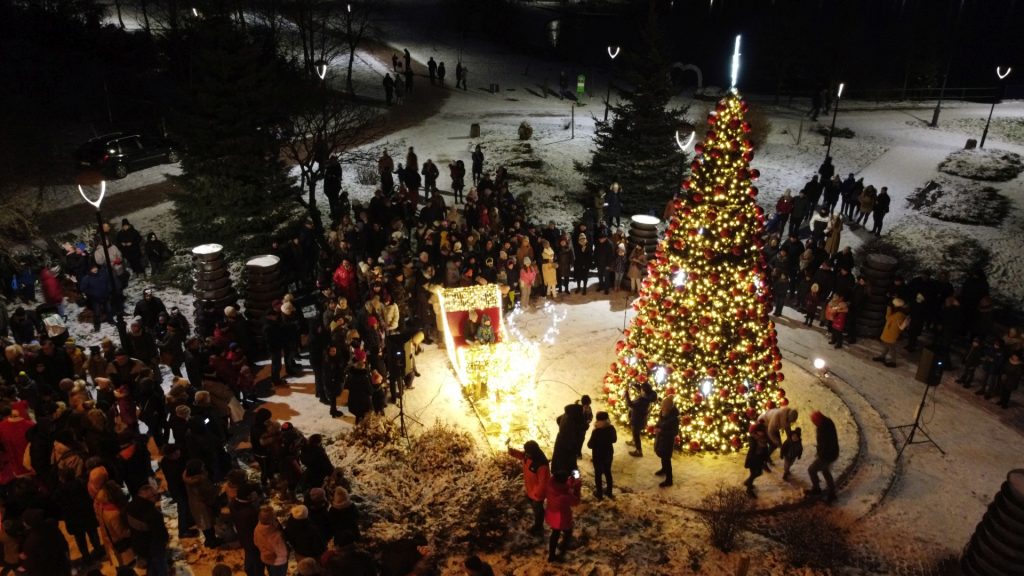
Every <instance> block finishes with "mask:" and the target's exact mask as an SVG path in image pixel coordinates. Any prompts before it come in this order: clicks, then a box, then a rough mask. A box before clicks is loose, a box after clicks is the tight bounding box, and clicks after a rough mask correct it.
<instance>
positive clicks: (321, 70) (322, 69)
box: [316, 64, 327, 80]
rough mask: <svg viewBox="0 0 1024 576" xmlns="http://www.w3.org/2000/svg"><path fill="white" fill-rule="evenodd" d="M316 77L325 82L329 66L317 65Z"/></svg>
mask: <svg viewBox="0 0 1024 576" xmlns="http://www.w3.org/2000/svg"><path fill="white" fill-rule="evenodd" d="M316 75H317V76H319V77H320V79H321V80H323V79H324V77H325V76H327V64H317V66H316Z"/></svg>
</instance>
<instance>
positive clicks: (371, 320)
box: [366, 316, 377, 327]
mask: <svg viewBox="0 0 1024 576" xmlns="http://www.w3.org/2000/svg"><path fill="white" fill-rule="evenodd" d="M366 324H367V325H369V326H371V327H374V326H377V317H376V316H370V317H369V318H367V319H366Z"/></svg>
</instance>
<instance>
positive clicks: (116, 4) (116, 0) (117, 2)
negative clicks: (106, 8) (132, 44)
mask: <svg viewBox="0 0 1024 576" xmlns="http://www.w3.org/2000/svg"><path fill="white" fill-rule="evenodd" d="M114 8H115V9H116V10H117V23H118V25H120V26H121V30H124V18H122V17H121V0H114Z"/></svg>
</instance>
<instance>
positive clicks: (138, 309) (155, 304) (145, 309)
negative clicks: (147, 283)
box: [134, 288, 167, 333]
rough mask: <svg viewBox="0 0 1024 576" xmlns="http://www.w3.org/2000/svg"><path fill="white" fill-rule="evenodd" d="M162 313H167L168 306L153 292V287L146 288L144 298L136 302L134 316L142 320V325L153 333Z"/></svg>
mask: <svg viewBox="0 0 1024 576" xmlns="http://www.w3.org/2000/svg"><path fill="white" fill-rule="evenodd" d="M160 314H167V307H166V306H164V302H163V300H161V299H160V298H158V297H157V296H156V294H154V293H153V289H152V288H146V289H145V290H143V291H142V300H139V301H138V302H136V303H135V311H134V316H137V317H139V318H140V319H141V320H142V327H143V328H145V329H146V331H147V332H150V333H153V332H155V331H156V325H157V320H158V319H159V317H160Z"/></svg>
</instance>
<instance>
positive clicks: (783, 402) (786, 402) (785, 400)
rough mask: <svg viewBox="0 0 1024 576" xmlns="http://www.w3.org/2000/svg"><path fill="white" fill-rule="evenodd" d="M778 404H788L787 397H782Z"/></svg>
mask: <svg viewBox="0 0 1024 576" xmlns="http://www.w3.org/2000/svg"><path fill="white" fill-rule="evenodd" d="M779 404H780V405H782V406H789V398H783V399H782V400H780V401H779Z"/></svg>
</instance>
